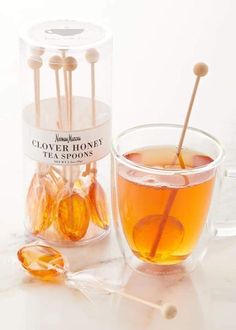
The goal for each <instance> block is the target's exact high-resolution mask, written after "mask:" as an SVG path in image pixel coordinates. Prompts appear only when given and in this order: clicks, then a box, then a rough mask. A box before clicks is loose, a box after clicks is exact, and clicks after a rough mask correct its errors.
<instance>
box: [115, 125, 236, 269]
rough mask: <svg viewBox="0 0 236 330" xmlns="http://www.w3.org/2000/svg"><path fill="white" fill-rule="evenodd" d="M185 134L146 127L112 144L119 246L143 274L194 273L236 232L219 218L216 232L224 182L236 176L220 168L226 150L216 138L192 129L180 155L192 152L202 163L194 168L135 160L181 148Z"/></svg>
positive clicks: (165, 127)
mask: <svg viewBox="0 0 236 330" xmlns="http://www.w3.org/2000/svg"><path fill="white" fill-rule="evenodd" d="M181 131H182V126H181V125H172V124H151V125H143V126H138V127H134V128H132V129H128V130H126V131H124V132H123V133H121V134H120V135H119V136H118V137H117V138H116V139H115V140H114V141H113V146H112V154H113V162H112V172H113V173H112V180H113V181H112V195H113V196H112V199H113V216H114V220H115V225H116V232H117V237H118V242H119V245H120V248H121V251H122V253H123V256H124V257H125V260H126V261H127V263H128V264H129V265H131V266H132V267H133V268H135V269H136V270H139V271H142V272H146V273H152V274H153V273H154V274H156V273H172V272H178V271H191V270H193V269H194V267H195V266H196V264H197V262H198V261H200V260H201V259H202V257H203V256H204V254H205V252H206V248H207V246H208V243H209V241H210V239H211V238H212V237H214V236H216V235H217V234H218V235H235V233H236V224H235V227H232V223H231V224H230V226H228V225H227V223H225V224H224V226H223V225H222V219H221V221H220V222H221V226H220V228H217V226H218V224H217V222H216V221H215V219H216V217H215V215H216V212H217V204H218V203H219V199H220V194H219V193H220V188H221V186H222V182H223V179H224V177H226V176H227V177H232V178H233V177H234V178H235V171H234V170H229V169H228V170H226V169H225V168H224V166H223V164H222V163H223V160H224V149H223V147H222V145H221V144H220V142H219V141H218V140H217V139H216V138H214V137H213V136H211V135H210V134H208V133H206V132H203V131H202V130H199V129H196V128H188V130H187V133H186V136H185V140H184V148H183V150H182V152H181V154H183V155H184V152H185V151H186V150H192V151H193V153H192V155H193V156H191V157H195V158H194V160H195V159H198V161H199V159H200V163H199V164H198V165H196V166H192V167H187V166H185V165H183V166H182V165H181V166H174V165H173V166H170V165H168V166H155V167H152V166H150V165H147V164H145V165H143V163H142V162H139V161H137V159H135V158H137V156H138V157H140V150H147V148H148V149H150V148H151V147H155V148H156V147H157V148H158V149H156V150H157V152H160V153H162V151H161V150H164V149H166V148H167V146H168V147H169V146H172V147H174V148H177V146H178V141H179V138H180V135H181ZM161 148H164V149H161ZM174 150H175V149H174ZM176 150H177V149H176ZM163 152H165V151H163ZM141 153H142V152H141ZM131 154H132V157H131V156H130V155H131ZM127 155H129V156H127ZM204 155H205V156H204ZM154 156H155V157H156V155H155V151H154ZM196 157H197V158H196ZM199 157H200V158H199ZM128 158H129V159H128ZM202 159H203V162H202ZM204 159H205V160H206V159H210V161H206V162H205V161H204ZM173 164H174V163H173ZM180 164H181V163H180Z"/></svg>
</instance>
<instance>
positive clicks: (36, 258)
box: [17, 245, 65, 281]
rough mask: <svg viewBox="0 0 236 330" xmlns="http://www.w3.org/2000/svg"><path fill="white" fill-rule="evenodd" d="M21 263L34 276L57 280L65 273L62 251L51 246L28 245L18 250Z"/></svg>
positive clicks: (45, 279)
mask: <svg viewBox="0 0 236 330" xmlns="http://www.w3.org/2000/svg"><path fill="white" fill-rule="evenodd" d="M17 257H18V259H19V261H20V262H21V265H22V266H23V267H24V268H25V269H26V270H27V271H28V272H29V273H30V274H31V275H33V276H35V277H37V278H39V279H40V280H44V281H55V280H56V279H58V278H59V277H60V276H63V275H64V272H65V263H64V259H63V257H62V255H61V253H60V252H59V251H57V250H55V249H53V248H51V247H49V246H44V245H28V246H25V247H23V248H21V249H20V250H19V251H18V252H17Z"/></svg>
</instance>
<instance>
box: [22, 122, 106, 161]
mask: <svg viewBox="0 0 236 330" xmlns="http://www.w3.org/2000/svg"><path fill="white" fill-rule="evenodd" d="M110 141H111V121H110V120H108V121H106V122H104V123H103V124H101V125H100V126H97V127H94V128H89V129H85V130H79V131H71V132H69V131H63V132H62V131H53V130H44V129H39V128H35V127H33V126H31V125H29V124H28V123H26V122H25V121H24V126H23V146H24V153H25V155H26V156H28V157H29V158H31V159H33V160H35V161H37V162H42V163H47V164H54V165H74V164H80V165H82V164H86V163H90V162H93V161H97V160H99V159H101V158H103V157H105V156H106V155H107V154H109V152H110Z"/></svg>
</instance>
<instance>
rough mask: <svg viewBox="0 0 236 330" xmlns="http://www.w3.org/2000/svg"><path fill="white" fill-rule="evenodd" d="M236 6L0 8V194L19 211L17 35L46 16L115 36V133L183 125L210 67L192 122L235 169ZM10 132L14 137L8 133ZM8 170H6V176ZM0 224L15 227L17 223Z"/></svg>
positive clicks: (230, 2)
mask: <svg viewBox="0 0 236 330" xmlns="http://www.w3.org/2000/svg"><path fill="white" fill-rule="evenodd" d="M235 17H236V1H234V0H195V1H194V0H178V1H177V0H165V1H160V0H82V1H81V0H75V1H72V0H66V1H64V2H63V1H58V0H40V1H33V0H21V1H13V0H8V1H4V2H2V4H1V7H0V37H1V38H0V41H1V52H0V123H1V129H0V150H1V163H0V182H1V189H0V197H1V201H2V205H3V206H2V207H3V209H4V212H6V213H8V208H9V207H11V204H9V200H10V198H9V196H11V194H12V189H14V191H15V192H16V193H17V198H15V203H16V209H19V210H20V209H21V206H22V201H21V199H20V196H21V191H20V182H21V178H22V161H21V131H20V125H21V124H20V114H21V103H20V85H19V80H18V77H19V75H18V67H19V65H18V61H19V53H18V52H19V51H18V30H19V28H20V27H21V26H22V24H23V23H25V22H27V21H32V20H41V19H47V18H77V19H80V18H82V19H87V20H89V21H94V22H98V23H105V24H106V25H108V26H110V27H111V28H112V30H113V33H114V56H113V118H114V121H113V124H114V125H113V132H114V134H116V133H118V132H120V131H121V130H123V129H125V128H127V127H131V126H134V125H137V124H142V123H151V122H172V123H182V122H183V120H184V116H185V113H186V109H187V105H188V102H189V98H190V94H191V90H192V87H193V83H194V75H193V73H192V67H193V65H194V63H196V62H198V61H205V62H206V63H207V64H208V65H209V75H208V76H207V77H205V78H203V79H202V81H201V83H200V88H199V91H198V95H197V100H196V103H195V106H194V111H193V113H192V117H191V121H190V124H191V125H192V126H196V127H200V128H202V129H205V130H207V131H209V132H211V133H213V134H214V135H216V136H217V137H218V138H219V139H220V140H221V141H222V142H223V143H224V144H225V146H226V151H227V163H228V164H230V165H231V166H233V165H234V164H236V144H235V139H236V129H235V128H236V47H235V43H236V19H235ZM13 135H14V138H12V136H13ZM6 172H7V173H6ZM1 221H4V222H6V224H8V225H9V224H12V226H14V223H15V219H13V217H10V218H9V219H8V218H7V219H6V217H5V216H3V219H1Z"/></svg>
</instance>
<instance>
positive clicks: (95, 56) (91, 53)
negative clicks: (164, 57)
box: [83, 48, 99, 176]
mask: <svg viewBox="0 0 236 330" xmlns="http://www.w3.org/2000/svg"><path fill="white" fill-rule="evenodd" d="M85 57H86V60H87V61H88V62H89V63H90V66H91V110H92V127H95V126H96V101H95V63H97V61H98V60H99V53H98V51H97V50H96V49H94V48H91V49H88V50H87V52H86V54H85ZM93 165H94V169H96V163H95V162H94V163H93ZM90 171H91V163H89V164H86V169H85V171H84V173H83V176H86V175H88V174H89V173H90Z"/></svg>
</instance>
